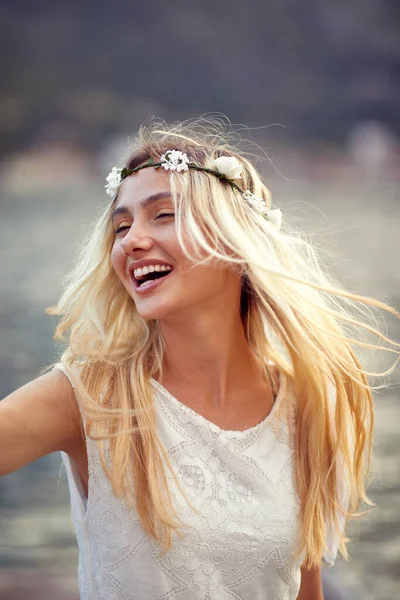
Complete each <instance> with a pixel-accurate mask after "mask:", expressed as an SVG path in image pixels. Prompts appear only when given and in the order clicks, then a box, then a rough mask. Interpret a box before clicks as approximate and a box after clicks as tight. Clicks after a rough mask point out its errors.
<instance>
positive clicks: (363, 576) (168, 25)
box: [0, 0, 400, 600]
mask: <svg viewBox="0 0 400 600" xmlns="http://www.w3.org/2000/svg"><path fill="white" fill-rule="evenodd" d="M0 32H1V35H0V44H1V53H2V77H1V80H0V93H1V111H0V134H1V135H0V184H1V194H0V202H1V215H0V264H1V284H0V294H1V297H0V300H1V302H0V334H1V345H0V373H1V377H0V397H4V396H6V395H7V394H9V393H10V392H11V391H13V390H15V389H16V388H18V387H20V386H21V385H23V384H24V383H26V382H28V381H29V380H31V379H33V378H35V377H36V376H38V374H39V372H40V370H41V369H42V368H43V367H44V366H45V365H46V364H48V363H49V362H51V361H54V360H56V357H57V355H58V353H59V352H60V348H59V347H56V346H55V344H54V342H53V331H54V326H55V320H54V318H51V317H49V316H46V315H45V314H44V310H45V308H46V307H48V306H50V305H51V304H53V303H54V302H55V301H56V299H57V297H58V295H59V293H60V290H61V283H60V280H61V277H62V276H63V275H64V274H65V273H66V272H67V271H68V269H69V268H70V267H71V266H72V262H73V257H74V254H75V252H76V250H77V248H78V246H79V242H80V240H81V239H82V237H83V235H85V233H86V232H87V231H88V229H89V228H90V227H91V223H92V222H93V220H95V218H96V216H97V215H98V214H99V212H100V211H101V210H102V208H103V207H104V206H105V205H106V203H107V201H108V200H107V196H106V195H105V193H104V187H103V186H104V184H105V177H106V175H107V174H108V172H109V171H110V169H111V167H112V166H114V165H117V164H119V162H120V159H119V157H120V153H121V151H122V150H124V149H125V147H126V145H127V141H128V139H129V137H132V136H133V135H134V134H135V131H136V130H137V128H138V127H139V125H140V124H141V123H142V121H143V120H144V119H146V118H149V117H151V116H152V115H155V116H157V117H161V118H164V119H165V120H167V121H171V120H183V119H186V118H189V117H193V116H199V115H201V114H204V113H208V112H213V113H214V112H218V113H223V114H225V115H227V117H228V118H229V119H230V120H231V122H232V123H234V124H243V126H247V127H248V128H249V129H244V128H243V127H242V131H241V134H242V136H243V137H244V138H245V139H246V140H252V141H253V142H255V143H256V144H258V146H259V148H256V147H253V146H251V144H250V142H246V144H245V146H246V149H247V150H250V151H253V152H256V153H257V154H259V155H260V156H261V157H262V160H261V161H260V162H258V163H257V166H258V168H259V169H260V170H261V171H262V173H263V175H264V178H265V180H266V181H267V182H268V185H269V187H270V188H271V191H272V195H273V201H274V205H275V207H281V208H282V209H283V212H284V219H285V220H287V221H289V222H290V223H293V224H297V225H299V226H302V227H304V229H305V231H306V232H307V233H309V234H310V235H312V236H313V238H314V240H315V242H316V244H317V245H318V246H319V247H321V248H324V249H325V250H326V252H325V257H326V263H327V265H328V267H329V268H331V269H332V270H333V272H334V273H335V275H336V276H337V277H338V278H339V280H341V281H342V283H343V284H345V285H346V286H347V287H348V289H350V290H351V291H353V292H357V293H360V294H364V295H370V296H374V297H378V298H380V299H382V300H385V301H387V302H389V303H390V304H392V305H393V306H394V307H395V308H397V309H399V308H400V293H399V275H398V256H399V234H400V221H399V216H400V211H399V209H400V200H399V190H400V170H399V166H400V143H399V136H400V112H399V105H400V104H399V101H400V77H399V75H400V4H399V3H398V2H397V1H396V0H346V1H345V0H336V1H335V2H331V1H329V0H279V2H272V1H269V0H251V1H250V0H249V1H248V2H241V3H240V2H234V1H232V0H229V1H228V0H213V1H212V2H211V1H209V0H202V1H201V2H197V1H192V2H183V0H170V1H168V2H157V1H154V0H153V2H145V1H143V2H130V3H128V2H123V1H121V0H114V1H113V2H105V1H103V0H97V1H96V2H95V1H93V0H82V1H81V2H74V0H70V1H69V2H61V1H60V0H52V1H51V2H50V1H48V0H31V1H30V2H25V1H23V0H12V2H11V1H7V0H3V1H2V3H1V6H0ZM239 129H240V127H239ZM261 149H262V150H263V151H264V152H265V153H264V154H263V153H262V152H261ZM385 319H386V327H387V333H388V335H389V336H390V337H392V338H395V339H396V340H397V341H399V337H400V336H399V334H400V326H399V322H398V321H397V322H396V321H395V319H394V318H391V317H390V316H385ZM389 362H390V361H389ZM387 365H388V361H387V360H386V359H385V360H383V357H377V361H376V362H375V364H374V367H375V368H376V369H383V368H386V367H387ZM398 380H399V372H398V371H397V372H395V373H394V374H393V375H392V378H391V381H392V385H391V386H390V387H389V388H387V389H386V390H385V391H384V392H377V393H376V394H375V407H376V432H375V452H376V463H375V477H374V480H373V482H372V484H371V487H370V497H371V499H372V500H373V501H374V502H375V503H376V504H377V509H376V510H375V511H374V512H373V513H372V514H371V515H369V516H368V517H367V518H365V519H363V520H362V521H360V522H359V523H358V524H357V527H355V526H354V525H353V526H352V528H351V539H352V542H351V544H350V546H349V551H350V556H351V560H350V562H349V563H348V564H345V563H344V562H343V561H341V560H338V561H337V563H336V565H335V567H334V568H333V569H331V570H329V571H330V575H328V579H329V578H330V579H331V580H332V579H333V580H335V581H340V582H341V586H342V589H343V590H344V589H346V590H347V596H346V597H347V598H350V597H351V598H353V599H356V598H358V597H359V598H361V597H362V598H363V599H367V598H369V599H374V600H393V599H395V598H398V597H400V519H399V511H398V507H399V506H400V440H399V435H398V428H399V425H398V424H399V422H400V406H399V401H398V395H399V388H398V385H397V384H398ZM60 466H61V458H60V456H59V455H58V454H54V455H51V456H48V457H46V458H43V459H41V460H39V461H37V462H35V463H34V464H31V465H29V466H27V467H26V468H23V469H21V470H20V471H17V472H15V473H13V474H12V475H9V476H6V477H3V478H2V479H1V480H0V598H1V600H3V599H4V600H5V599H6V600H17V599H18V600H20V599H22V598H30V599H39V598H40V599H42V598H46V600H53V599H57V600H77V598H78V593H77V577H76V569H77V548H76V541H75V538H74V534H73V530H72V522H71V518H70V509H69V496H68V489H67V484H66V476H65V473H64V472H63V471H60ZM328 583H329V581H328ZM349 590H353V592H349ZM361 590H363V591H362V592H361Z"/></svg>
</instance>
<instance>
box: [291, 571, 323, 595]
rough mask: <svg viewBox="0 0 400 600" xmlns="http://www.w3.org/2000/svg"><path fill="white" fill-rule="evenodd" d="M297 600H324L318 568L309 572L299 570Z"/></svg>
mask: <svg viewBox="0 0 400 600" xmlns="http://www.w3.org/2000/svg"><path fill="white" fill-rule="evenodd" d="M297 600H324V595H323V593H322V582H321V568H320V567H317V568H316V569H312V570H311V571H306V570H305V569H304V568H302V569H301V585H300V591H299V595H298V596H297Z"/></svg>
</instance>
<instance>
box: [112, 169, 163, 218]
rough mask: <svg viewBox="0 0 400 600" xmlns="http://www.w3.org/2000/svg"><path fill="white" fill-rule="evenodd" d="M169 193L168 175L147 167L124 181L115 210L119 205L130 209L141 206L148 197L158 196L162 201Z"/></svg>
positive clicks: (161, 170)
mask: <svg viewBox="0 0 400 600" xmlns="http://www.w3.org/2000/svg"><path fill="white" fill-rule="evenodd" d="M170 193H171V186H170V175H169V173H167V172H166V171H164V169H154V168H153V167H149V168H147V169H142V170H141V171H138V172H137V173H133V174H132V175H129V177H127V178H126V179H124V181H123V182H122V184H121V187H120V190H119V193H118V198H117V203H116V208H118V207H119V206H121V205H124V206H129V207H131V208H133V207H134V206H136V205H137V206H138V207H139V206H140V205H142V206H143V202H144V201H145V200H146V199H148V198H150V197H156V196H160V197H159V198H158V199H162V198H167V197H169V196H170ZM153 201H154V200H153ZM148 204H149V202H147V205H148Z"/></svg>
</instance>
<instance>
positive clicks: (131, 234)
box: [121, 224, 153, 254]
mask: <svg viewBox="0 0 400 600" xmlns="http://www.w3.org/2000/svg"><path fill="white" fill-rule="evenodd" d="M152 245H153V240H152V239H151V237H150V236H149V235H148V234H147V232H146V230H145V228H144V227H140V226H138V224H132V226H131V228H130V229H129V230H128V231H127V233H126V235H125V236H124V238H123V240H122V242H121V246H122V249H123V251H124V252H125V254H133V253H134V252H135V251H136V250H149V249H150V248H151V247H152Z"/></svg>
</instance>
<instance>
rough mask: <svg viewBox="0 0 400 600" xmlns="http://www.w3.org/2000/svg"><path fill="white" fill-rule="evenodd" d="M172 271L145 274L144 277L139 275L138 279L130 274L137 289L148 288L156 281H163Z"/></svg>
mask: <svg viewBox="0 0 400 600" xmlns="http://www.w3.org/2000/svg"><path fill="white" fill-rule="evenodd" d="M172 271H173V269H170V270H168V271H153V272H150V273H147V274H146V275H141V276H140V277H139V278H138V277H135V275H133V273H132V277H133V281H134V282H135V285H136V287H138V288H139V289H142V288H145V287H148V286H150V285H151V284H152V283H154V282H155V281H157V280H158V279H163V278H164V277H167V276H168V275H170V274H171V273H172Z"/></svg>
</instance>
